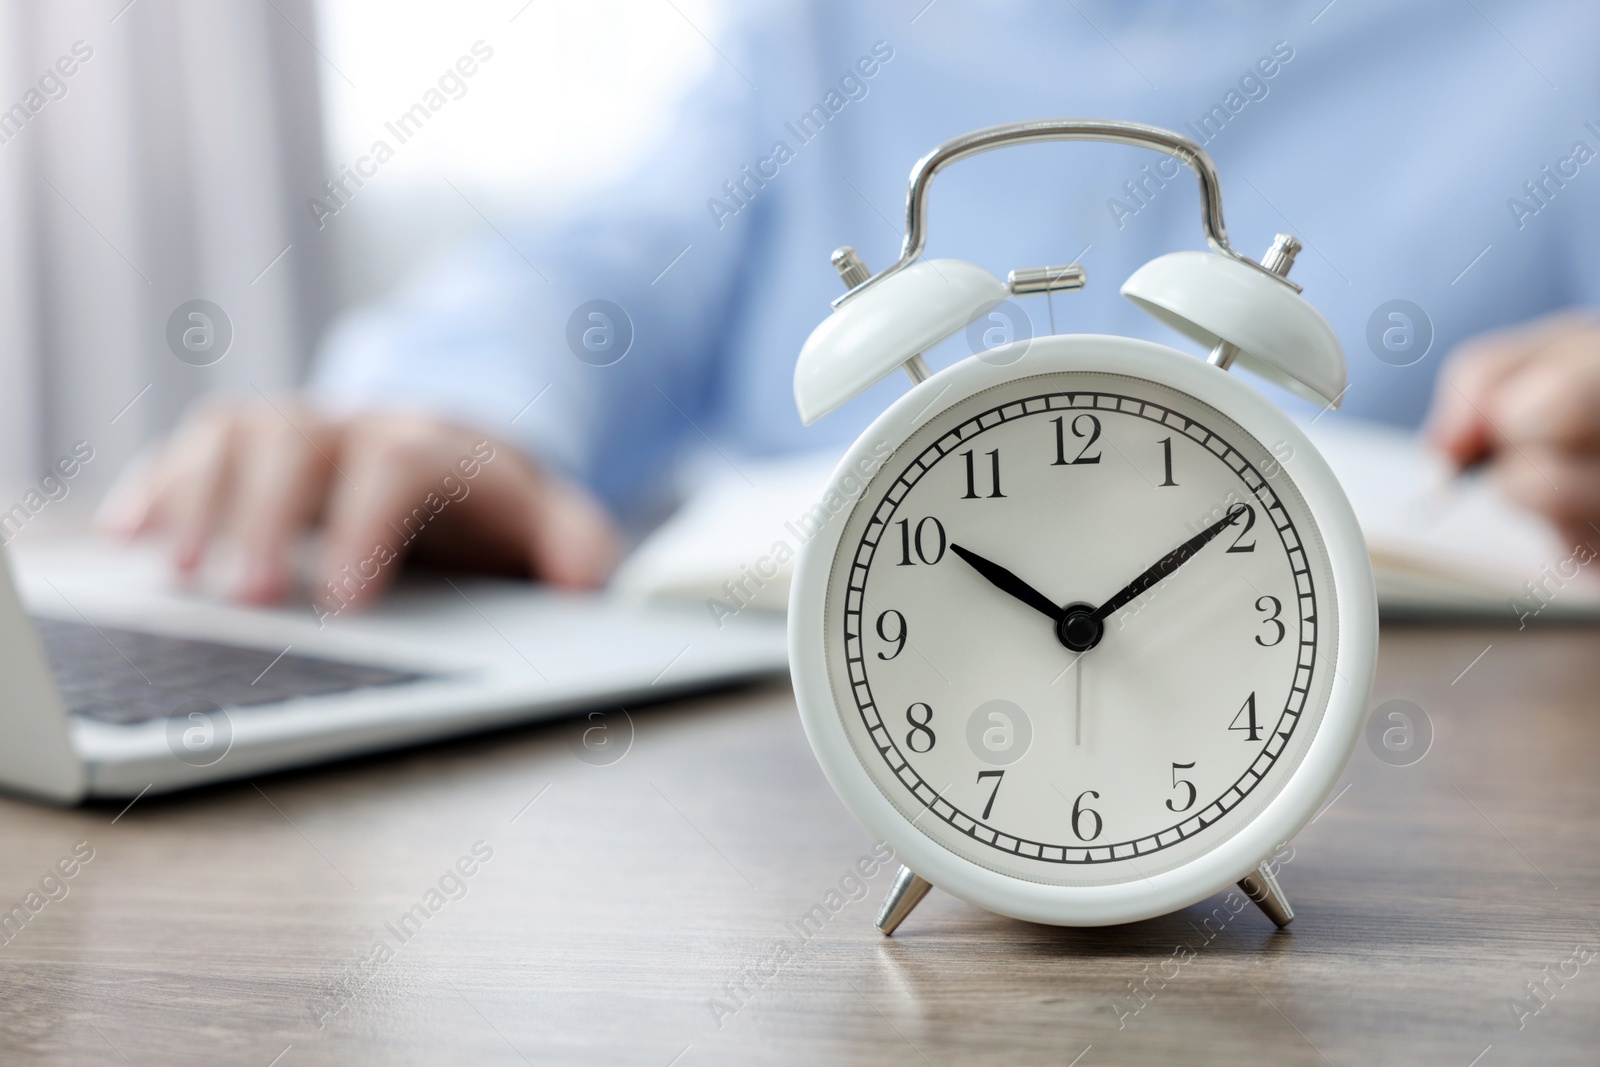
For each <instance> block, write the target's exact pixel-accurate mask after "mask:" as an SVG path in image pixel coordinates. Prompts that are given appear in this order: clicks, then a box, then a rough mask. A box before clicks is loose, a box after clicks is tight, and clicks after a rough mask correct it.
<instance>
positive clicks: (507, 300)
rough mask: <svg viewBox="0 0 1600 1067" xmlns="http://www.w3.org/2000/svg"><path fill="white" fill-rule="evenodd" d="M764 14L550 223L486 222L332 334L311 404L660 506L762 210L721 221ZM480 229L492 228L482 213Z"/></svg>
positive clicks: (736, 172)
mask: <svg viewBox="0 0 1600 1067" xmlns="http://www.w3.org/2000/svg"><path fill="white" fill-rule="evenodd" d="M759 21H760V20H759V19H757V18H756V17H755V16H753V15H745V16H743V17H742V18H741V20H740V22H739V23H738V24H736V25H735V26H734V27H732V28H731V29H730V31H729V32H728V33H727V34H726V35H719V36H720V37H721V38H722V39H720V40H719V42H718V46H719V47H718V51H717V52H716V55H714V56H712V57H711V63H712V65H711V67H710V68H709V70H708V73H707V75H706V76H705V77H704V79H703V80H702V81H701V82H700V83H699V84H698V86H697V87H696V88H695V89H694V90H693V91H692V93H691V94H690V95H689V96H688V98H687V99H686V101H685V103H684V105H683V106H682V107H681V109H680V110H679V112H678V116H677V121H676V123H675V125H674V126H673V127H672V128H671V129H669V130H666V131H663V134H662V136H661V137H660V139H659V141H658V143H656V144H655V145H654V146H653V147H652V148H651V149H650V150H648V151H647V152H645V153H644V154H643V157H642V158H643V163H642V165H641V166H639V167H638V169H636V170H635V171H634V172H633V173H632V174H630V175H629V176H628V177H627V178H626V179H625V180H623V181H620V182H615V183H609V184H608V185H607V186H606V187H605V188H604V189H601V190H598V191H597V192H596V193H595V194H593V195H592V196H590V197H588V198H587V199H586V200H585V202H584V203H583V204H582V205H581V206H580V207H578V208H577V209H575V210H573V211H571V212H568V213H566V214H565V215H564V217H562V218H559V219H543V220H533V221H527V222H524V223H521V224H518V225H514V226H499V227H496V225H495V223H494V222H492V221H491V222H489V225H488V227H487V228H488V229H489V230H490V231H492V232H488V233H486V234H485V235H484V236H483V237H481V238H479V239H476V240H475V241H473V242H472V243H471V244H469V245H467V246H465V247H462V248H460V249H458V250H456V251H455V252H454V253H452V254H451V255H449V256H447V257H446V258H444V259H443V260H441V261H438V262H435V263H433V264H430V265H429V266H427V267H426V268H425V269H423V270H421V271H419V272H417V273H416V274H415V275H414V276H413V277H411V278H410V279H409V281H408V282H407V283H406V284H405V285H404V286H403V287H402V288H401V289H400V290H399V291H397V292H396V293H395V294H393V295H392V296H390V297H389V298H387V299H386V300H384V301H382V302H381V303H378V304H376V305H373V306H368V307H363V308H359V309H357V310H355V311H354V312H352V313H349V314H347V315H345V316H344V317H343V318H342V319H341V320H339V321H338V322H336V323H335V325H334V326H333V328H332V329H331V330H330V331H329V334H328V336H327V339H326V341H325V343H324V345H323V349H322V351H321V353H320V356H319V359H318V362H317V366H316V370H315V373H314V375H313V378H312V382H311V389H312V393H313V395H314V396H315V397H316V398H317V399H318V400H319V401H320V402H321V403H323V404H324V405H325V406H327V407H329V408H331V409H333V410H336V411H342V412H353V411H361V410H376V409H383V410H410V411H420V412H425V413H428V414H432V415H436V416H439V417H443V418H448V419H451V420H454V421H457V422H460V423H462V424H464V425H470V426H473V427H476V428H481V429H482V430H483V431H484V432H485V433H488V434H492V435H494V436H496V437H498V438H500V439H502V440H507V441H510V442H511V443H513V444H515V445H516V446H518V447H519V448H521V449H523V450H524V451H525V452H526V453H527V454H528V455H529V456H531V457H533V458H535V459H536V460H537V461H538V462H540V463H541V464H544V465H547V466H549V467H550V468H552V469H554V470H556V471H558V472H560V473H562V474H565V475H566V476H567V477H569V478H572V479H574V480H576V481H578V482H579V483H581V484H584V485H586V486H588V487H589V488H590V489H591V490H593V491H594V492H595V493H596V494H597V495H598V496H599V497H600V498H601V499H602V500H603V501H605V502H606V504H607V505H608V506H610V507H611V509H612V510H613V512H615V513H616V514H618V515H619V517H621V518H622V519H623V520H624V521H625V522H634V521H639V520H640V519H642V518H644V517H647V516H648V515H649V514H651V513H655V512H658V511H659V509H660V508H661V507H662V506H663V505H664V504H665V503H666V502H667V498H668V495H669V494H668V491H667V489H666V488H665V483H666V481H667V476H668V473H669V469H670V466H671V465H672V464H673V463H674V461H675V459H676V457H677V454H678V453H679V452H680V451H681V449H682V446H683V444H684V443H685V442H686V441H689V440H693V439H697V438H702V437H703V438H705V440H706V441H709V440H710V437H708V436H706V435H707V434H708V433H710V432H713V430H712V424H713V423H714V420H715V415H716V402H717V381H718V377H719V376H718V374H717V373H716V369H717V365H718V363H719V362H720V361H721V360H722V358H723V353H722V352H721V351H720V346H721V344H722V343H723V339H724V338H726V337H727V335H728V331H727V330H725V329H724V328H723V326H724V324H725V322H726V320H727V319H728V318H729V317H730V316H731V315H733V314H735V313H736V307H737V299H738V294H739V291H740V288H741V287H740V284H739V283H740V279H741V276H742V274H743V272H744V270H745V265H746V264H747V263H748V262H749V260H750V259H751V257H752V255H754V254H755V247H754V246H755V245H756V244H757V243H758V241H759V236H760V234H761V233H762V232H763V230H764V226H763V222H762V218H761V211H760V210H751V211H741V212H739V213H738V214H737V215H736V216H732V217H730V216H728V215H727V214H726V213H721V214H720V217H719V213H717V212H715V211H714V210H713V206H712V203H711V200H712V198H714V197H716V196H719V195H724V194H723V185H724V183H725V182H726V181H729V180H737V179H738V178H739V177H740V167H741V165H743V163H744V162H746V161H748V160H749V159H750V158H751V157H752V154H753V153H752V151H751V150H750V146H751V144H752V141H753V128H754V127H755V125H756V123H757V117H756V100H755V93H754V87H753V86H752V85H751V84H750V83H749V82H748V81H747V80H746V75H745V74H744V71H746V70H750V69H754V68H756V67H757V66H758V65H759V63H760V57H759V55H758V52H760V50H761V49H760V48H759V45H758V44H757V38H758V36H760V30H761V28H762V27H761V26H760V25H759ZM486 221H487V220H486Z"/></svg>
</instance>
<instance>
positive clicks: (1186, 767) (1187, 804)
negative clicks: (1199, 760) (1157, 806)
mask: <svg viewBox="0 0 1600 1067" xmlns="http://www.w3.org/2000/svg"><path fill="white" fill-rule="evenodd" d="M1192 770H1194V764H1192V763H1174V764H1173V765H1172V788H1174V789H1176V788H1178V787H1179V786H1180V785H1181V786H1184V787H1185V788H1187V789H1188V790H1189V799H1188V800H1185V801H1184V802H1183V803H1182V804H1174V803H1173V802H1172V801H1170V800H1169V801H1167V807H1168V809H1170V810H1172V811H1188V810H1189V809H1190V808H1192V807H1194V801H1195V797H1196V796H1198V795H1199V794H1198V793H1197V792H1196V790H1195V787H1194V783H1193V782H1191V781H1189V780H1188V779H1187V778H1179V777H1178V772H1179V771H1192Z"/></svg>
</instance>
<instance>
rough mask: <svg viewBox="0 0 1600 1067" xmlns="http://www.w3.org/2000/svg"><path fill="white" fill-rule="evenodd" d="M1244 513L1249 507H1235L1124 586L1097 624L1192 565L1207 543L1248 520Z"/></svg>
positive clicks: (1097, 613)
mask: <svg viewBox="0 0 1600 1067" xmlns="http://www.w3.org/2000/svg"><path fill="white" fill-rule="evenodd" d="M1244 513H1245V506H1244V505H1243V504H1235V505H1234V506H1233V507H1231V508H1229V509H1228V514H1226V515H1224V516H1223V517H1222V518H1220V519H1218V520H1217V521H1216V522H1214V523H1212V524H1211V525H1210V526H1207V527H1206V528H1205V529H1204V530H1201V531H1200V532H1199V533H1197V534H1195V535H1194V536H1193V537H1191V538H1189V540H1187V541H1185V542H1184V543H1183V544H1181V545H1179V546H1178V547H1177V548H1175V549H1173V550H1172V551H1171V552H1168V553H1167V554H1166V555H1165V556H1162V557H1161V558H1160V559H1158V560H1156V562H1155V564H1154V565H1153V566H1152V567H1150V568H1149V569H1148V570H1146V571H1145V572H1144V573H1143V574H1141V575H1139V577H1137V578H1135V579H1134V580H1133V581H1131V582H1129V583H1128V584H1127V585H1125V586H1123V587H1122V589H1121V591H1120V592H1118V593H1117V595H1116V596H1113V597H1112V598H1111V599H1110V600H1107V601H1106V602H1105V603H1104V604H1101V605H1100V606H1099V607H1098V608H1096V609H1095V610H1094V612H1093V615H1094V618H1095V620H1096V621H1098V622H1104V621H1105V620H1106V617H1107V616H1109V615H1110V614H1111V613H1112V612H1113V611H1116V610H1117V609H1118V608H1120V607H1122V606H1123V605H1125V604H1128V603H1129V602H1131V601H1132V600H1134V599H1135V598H1136V597H1138V596H1139V595H1140V594H1141V593H1143V592H1145V591H1146V590H1147V589H1149V588H1150V587H1151V586H1153V585H1155V584H1156V583H1157V582H1159V581H1161V580H1162V579H1163V578H1165V577H1167V575H1169V574H1171V573H1172V572H1173V571H1175V570H1177V569H1178V568H1179V567H1181V566H1183V565H1184V564H1185V563H1187V562H1189V560H1190V559H1191V558H1192V557H1193V556H1194V555H1195V553H1197V552H1199V551H1200V550H1201V549H1202V548H1204V547H1205V546H1206V545H1207V543H1209V542H1210V541H1211V540H1212V538H1214V537H1216V536H1217V535H1218V534H1219V533H1221V532H1222V531H1223V530H1224V529H1225V528H1227V527H1229V526H1231V525H1233V524H1234V523H1236V522H1238V521H1239V519H1240V518H1242V517H1243V516H1244Z"/></svg>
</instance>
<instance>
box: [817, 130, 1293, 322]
mask: <svg viewBox="0 0 1600 1067" xmlns="http://www.w3.org/2000/svg"><path fill="white" fill-rule="evenodd" d="M1043 141H1101V142H1107V143H1110V144H1124V145H1132V146H1134V147H1136V148H1149V149H1153V150H1154V151H1157V152H1164V153H1166V154H1167V155H1169V156H1172V157H1173V158H1174V159H1176V160H1178V161H1179V162H1180V163H1183V164H1185V165H1187V166H1188V167H1189V168H1190V169H1192V170H1193V171H1194V172H1195V176H1196V177H1197V178H1198V179H1199V182H1200V220H1201V225H1202V226H1203V227H1204V229H1205V234H1206V241H1207V243H1208V244H1210V245H1211V247H1212V248H1213V249H1214V250H1216V251H1217V252H1218V253H1220V254H1222V255H1225V256H1227V257H1229V258H1230V259H1236V260H1238V261H1239V262H1240V263H1248V264H1249V265H1250V266H1251V267H1252V268H1254V269H1255V270H1259V271H1261V272H1262V273H1264V274H1267V275H1268V276H1269V277H1274V278H1278V280H1279V281H1281V282H1283V283H1284V284H1285V285H1288V286H1290V287H1291V288H1293V289H1294V290H1295V291H1296V292H1299V290H1300V287H1299V286H1298V285H1295V284H1294V283H1293V282H1291V281H1289V280H1288V279H1286V278H1281V277H1279V276H1278V275H1276V274H1273V273H1272V272H1271V271H1269V270H1267V269H1266V268H1264V267H1263V266H1262V265H1261V264H1259V263H1257V262H1256V261H1255V260H1253V259H1251V258H1250V257H1249V256H1246V255H1243V254H1241V253H1240V252H1237V251H1235V250H1234V247H1233V246H1232V245H1231V244H1229V243H1228V228H1227V226H1226V224H1225V223H1224V222H1223V219H1222V183H1221V179H1219V178H1218V177H1217V168H1216V165H1215V164H1213V163H1212V162H1211V157H1210V156H1208V155H1207V154H1206V152H1205V149H1203V148H1201V147H1200V146H1199V145H1197V144H1195V143H1194V142H1193V141H1191V140H1189V139H1188V138H1187V137H1182V136H1179V135H1178V134H1176V133H1173V132H1172V131H1171V130H1164V129H1162V128H1160V127H1159V126H1146V125H1144V124H1143V123H1139V122H1118V121H1115V120H1112V119H1042V120H1037V121H1033V122H1013V123H1009V124H1007V125H1004V126H990V127H988V128H987V129H982V130H975V131H974V132H972V133H969V134H965V135H963V136H961V137H956V138H953V139H952V140H949V141H946V142H945V143H944V144H942V145H940V146H939V147H937V148H935V149H934V150H933V151H931V152H929V153H928V154H927V155H925V156H923V157H922V158H921V159H919V160H917V164H916V166H914V167H912V168H911V185H910V187H909V188H908V189H907V191H906V236H905V242H904V244H902V246H901V249H900V258H899V259H898V260H896V261H895V262H894V263H893V264H892V265H890V266H888V267H886V268H884V269H883V270H882V271H880V272H879V273H877V274H875V275H873V276H872V277H870V278H868V279H866V280H865V281H863V282H861V283H859V284H857V285H854V286H852V287H851V289H850V291H849V292H847V293H845V294H844V296H841V297H839V298H838V299H837V300H835V301H834V302H833V306H834V307H838V306H839V305H840V304H842V303H844V302H845V301H846V300H849V299H850V298H851V297H852V296H854V295H856V294H857V293H859V292H861V291H862V290H864V289H868V288H871V287H872V286H874V285H876V284H878V283H879V282H881V281H883V279H885V278H888V277H892V276H893V275H895V274H898V273H899V272H900V271H902V270H905V269H906V268H907V267H909V266H910V265H911V264H912V263H913V262H915V261H916V259H917V257H918V256H920V255H922V249H923V246H924V245H925V244H926V243H927V239H928V235H927V225H926V219H927V206H928V186H929V185H930V184H931V183H932V182H933V178H934V175H936V174H938V173H939V172H940V171H941V170H943V169H944V168H945V167H948V166H949V165H950V164H952V163H956V162H959V161H960V160H963V159H966V158H968V157H969V156H975V155H979V154H981V153H983V152H990V151H993V150H994V149H996V148H1006V147H1009V146H1011V145H1019V144H1033V143H1036V142H1043Z"/></svg>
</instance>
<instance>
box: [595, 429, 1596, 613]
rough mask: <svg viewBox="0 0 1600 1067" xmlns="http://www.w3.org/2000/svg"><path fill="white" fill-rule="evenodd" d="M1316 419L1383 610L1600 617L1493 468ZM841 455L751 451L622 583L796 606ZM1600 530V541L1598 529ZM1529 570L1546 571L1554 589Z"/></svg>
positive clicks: (659, 535) (770, 606) (684, 595)
mask: <svg viewBox="0 0 1600 1067" xmlns="http://www.w3.org/2000/svg"><path fill="white" fill-rule="evenodd" d="M1304 429H1305V430H1306V431H1307V433H1308V434H1309V435H1310V437H1311V439H1312V441H1313V442H1314V443H1315V444H1316V446H1317V448H1318V449H1319V450H1320V451H1321V452H1322V454H1323V456H1325V457H1326V458H1327V460H1328V463H1329V464H1330V465H1331V466H1332V467H1333V469H1334V471H1335V472H1336V473H1337V474H1338V476H1339V480H1340V481H1341V482H1342V483H1343V485H1344V487H1345V492H1346V493H1348V494H1349V497H1350V502H1351V504H1352V505H1353V506H1354V507H1355V511H1356V516H1357V518H1358V519H1360V521H1361V527H1362V530H1363V531H1364V532H1365V534H1366V537H1367V547H1368V549H1369V551H1370V552H1371V554H1372V564H1373V571H1374V573H1375V575H1376V577H1377V584H1378V603H1379V608H1380V610H1381V612H1382V613H1383V614H1384V616H1385V617H1388V618H1402V617H1408V618H1441V619H1448V618H1461V617H1490V618H1500V619H1504V620H1506V621H1508V622H1517V621H1519V620H1529V619H1532V618H1533V617H1537V618H1539V619H1574V618H1593V619H1600V566H1593V567H1591V566H1587V565H1580V562H1579V560H1582V559H1583V558H1584V557H1582V556H1580V557H1577V559H1575V558H1574V552H1573V548H1574V546H1571V545H1563V544H1562V543H1561V541H1560V540H1559V538H1558V537H1557V536H1556V534H1555V531H1554V530H1553V529H1552V528H1551V527H1550V525H1549V524H1547V523H1545V522H1544V521H1542V520H1541V519H1539V518H1538V517H1536V516H1534V515H1531V514H1529V513H1526V512H1523V511H1520V510H1517V509H1515V508H1513V507H1512V506H1511V505H1509V504H1507V503H1506V502H1504V501H1503V500H1502V499H1501V498H1500V497H1499V496H1497V495H1496V494H1495V492H1494V490H1493V489H1492V487H1491V486H1489V485H1488V484H1487V483H1486V482H1485V481H1484V480H1483V479H1482V478H1479V477H1476V476H1470V475H1469V476H1467V477H1464V478H1452V477H1451V475H1450V471H1449V470H1448V468H1447V467H1446V465H1445V464H1444V462H1443V461H1442V460H1440V459H1439V458H1438V457H1436V456H1434V455H1433V454H1431V453H1430V452H1428V451H1427V450H1426V449H1425V448H1424V447H1423V446H1422V445H1421V444H1420V443H1419V442H1418V441H1417V440H1416V439H1415V438H1414V437H1413V436H1412V435H1410V434H1408V433H1405V432H1402V431H1399V430H1395V429H1392V428H1388V427H1382V426H1376V425H1373V424H1370V423H1359V422H1355V421H1353V420H1335V419H1326V420H1320V421H1319V423H1317V424H1313V425H1310V426H1307V427H1304ZM834 458H835V457H832V456H816V455H812V456H803V457H796V458H793V459H786V460H782V461H777V462H765V463H746V462H742V461H741V462H740V464H739V469H738V471H737V472H735V471H732V470H729V471H728V472H727V474H726V476H724V477H716V478H713V479H712V480H711V481H710V482H708V483H707V484H706V485H704V486H703V487H702V488H701V489H700V490H699V491H698V492H697V493H696V494H695V495H694V496H692V497H691V498H690V499H689V500H688V501H687V502H686V503H685V504H684V506H683V507H682V508H681V509H680V510H679V511H678V513H677V514H676V515H675V516H674V517H673V518H672V519H670V520H668V522H667V523H666V524H665V525H663V526H662V527H661V528H660V529H659V530H657V531H656V532H655V533H654V534H652V535H651V536H650V537H649V538H647V539H646V540H645V541H644V542H643V543H642V544H641V545H640V546H639V548H638V549H637V550H636V551H635V552H634V553H633V554H632V555H631V556H630V557H629V558H628V560H627V561H626V562H625V563H624V564H623V566H622V568H621V569H620V570H619V572H618V574H617V577H616V580H615V585H616V587H617V588H618V589H619V590H621V591H623V592H627V593H630V594H634V595H638V596H646V597H666V598H672V599H684V600H692V601H698V602H702V603H704V602H707V601H710V600H717V601H721V602H723V603H724V604H725V605H730V606H732V607H739V608H740V610H742V607H741V604H742V605H743V606H747V607H749V608H751V609H754V610H770V611H782V610H784V608H785V607H786V606H787V603H788V593H789V574H790V570H791V567H792V557H793V554H794V553H795V552H797V551H798V550H799V548H800V545H801V544H802V543H803V540H804V538H805V536H806V530H805V527H804V526H803V525H802V524H801V523H800V521H799V519H800V517H801V516H802V515H804V513H805V512H806V509H807V508H809V507H810V506H811V504H812V503H813V502H814V501H815V500H816V497H817V493H818V490H819V487H820V486H821V485H822V484H823V482H824V481H825V480H826V478H827V475H828V473H829V471H830V470H831V469H832V466H833V461H834ZM1593 543H1594V545H1595V547H1596V548H1600V534H1597V535H1596V537H1595V540H1594V542H1593ZM1589 555H1592V553H1588V552H1586V553H1585V556H1589ZM1574 570H1577V572H1578V573H1577V574H1576V576H1575V577H1568V576H1571V575H1572V573H1573V571H1574ZM1591 571H1592V572H1593V573H1590V572H1591ZM733 581H740V582H741V583H742V585H743V588H744V590H745V592H744V593H742V594H740V596H739V597H738V598H734V597H731V596H730V593H729V588H728V585H727V583H730V582H733ZM1528 583H1534V584H1535V585H1538V584H1540V583H1542V593H1540V594H1536V593H1535V591H1534V589H1533V587H1532V586H1530V585H1529V584H1528Z"/></svg>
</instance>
